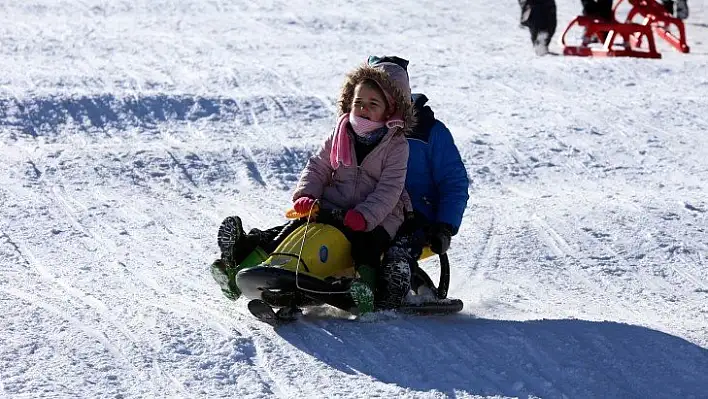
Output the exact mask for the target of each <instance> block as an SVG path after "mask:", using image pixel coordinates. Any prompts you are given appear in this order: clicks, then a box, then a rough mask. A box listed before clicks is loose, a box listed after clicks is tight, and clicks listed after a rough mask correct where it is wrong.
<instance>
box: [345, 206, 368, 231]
mask: <svg viewBox="0 0 708 399" xmlns="http://www.w3.org/2000/svg"><path fill="white" fill-rule="evenodd" d="M344 225H345V226H347V227H349V228H350V229H352V230H353V231H364V230H366V220H365V219H364V215H362V214H361V213H359V212H357V211H355V210H354V209H350V210H348V211H347V214H346V215H344Z"/></svg>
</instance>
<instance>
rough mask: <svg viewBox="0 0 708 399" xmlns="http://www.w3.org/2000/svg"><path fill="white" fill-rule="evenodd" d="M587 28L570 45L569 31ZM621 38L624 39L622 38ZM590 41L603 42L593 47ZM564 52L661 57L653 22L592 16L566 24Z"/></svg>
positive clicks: (608, 55)
mask: <svg viewBox="0 0 708 399" xmlns="http://www.w3.org/2000/svg"><path fill="white" fill-rule="evenodd" d="M576 26H577V27H579V28H585V32H584V33H583V35H582V43H581V44H580V45H570V44H568V41H567V36H568V33H569V32H570V31H572V30H574V28H575V27H576ZM618 39H622V40H621V41H619V40H618ZM591 43H599V44H601V45H600V46H599V47H598V46H595V47H591V46H590V44H591ZM561 44H562V45H563V54H564V55H575V56H581V57H637V58H661V54H660V53H659V52H658V51H657V50H656V43H655V42H654V34H653V32H652V29H651V26H649V25H643V24H636V23H620V22H617V21H607V20H602V19H599V18H593V17H589V16H578V17H576V18H575V19H574V20H572V21H571V22H570V23H569V24H568V27H567V28H565V32H563V36H561Z"/></svg>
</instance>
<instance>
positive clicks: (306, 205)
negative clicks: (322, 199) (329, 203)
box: [293, 197, 315, 213]
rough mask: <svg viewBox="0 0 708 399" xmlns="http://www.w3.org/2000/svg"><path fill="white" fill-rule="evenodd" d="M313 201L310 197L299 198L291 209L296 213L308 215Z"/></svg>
mask: <svg viewBox="0 0 708 399" xmlns="http://www.w3.org/2000/svg"><path fill="white" fill-rule="evenodd" d="M314 203H315V200H314V199H312V198H310V197H300V198H298V199H296V200H295V202H294V203H293V209H295V212H297V213H309V212H310V209H312V204H314Z"/></svg>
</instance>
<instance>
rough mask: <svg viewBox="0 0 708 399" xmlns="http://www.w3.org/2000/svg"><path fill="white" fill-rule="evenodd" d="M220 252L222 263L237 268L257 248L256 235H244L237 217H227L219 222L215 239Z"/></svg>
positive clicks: (239, 219) (257, 239)
mask: <svg viewBox="0 0 708 399" xmlns="http://www.w3.org/2000/svg"><path fill="white" fill-rule="evenodd" d="M216 241H217V243H218V244H219V249H220V250H221V259H222V261H223V262H224V263H225V264H226V265H228V266H230V267H235V266H238V265H239V264H240V263H241V262H242V261H243V260H244V259H245V258H246V256H248V254H249V253H251V252H252V251H253V250H254V249H255V247H256V246H258V241H259V238H258V235H257V234H246V232H245V231H244V230H243V225H242V224H241V218H239V217H238V216H229V217H227V218H226V219H224V221H223V222H221V226H219V233H218V236H217V238H216Z"/></svg>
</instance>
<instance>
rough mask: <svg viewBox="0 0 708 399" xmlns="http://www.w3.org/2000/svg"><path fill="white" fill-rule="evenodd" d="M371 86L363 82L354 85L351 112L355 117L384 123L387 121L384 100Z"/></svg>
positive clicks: (379, 91)
mask: <svg viewBox="0 0 708 399" xmlns="http://www.w3.org/2000/svg"><path fill="white" fill-rule="evenodd" d="M371 86H372V85H371V84H367V83H365V82H360V83H359V84H357V85H356V87H355V88H354V99H353V100H352V112H354V115H356V116H360V117H362V118H366V119H368V120H370V121H373V122H385V121H386V119H388V115H387V114H386V98H385V97H384V96H383V93H381V90H380V89H379V88H378V87H376V88H374V87H371Z"/></svg>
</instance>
